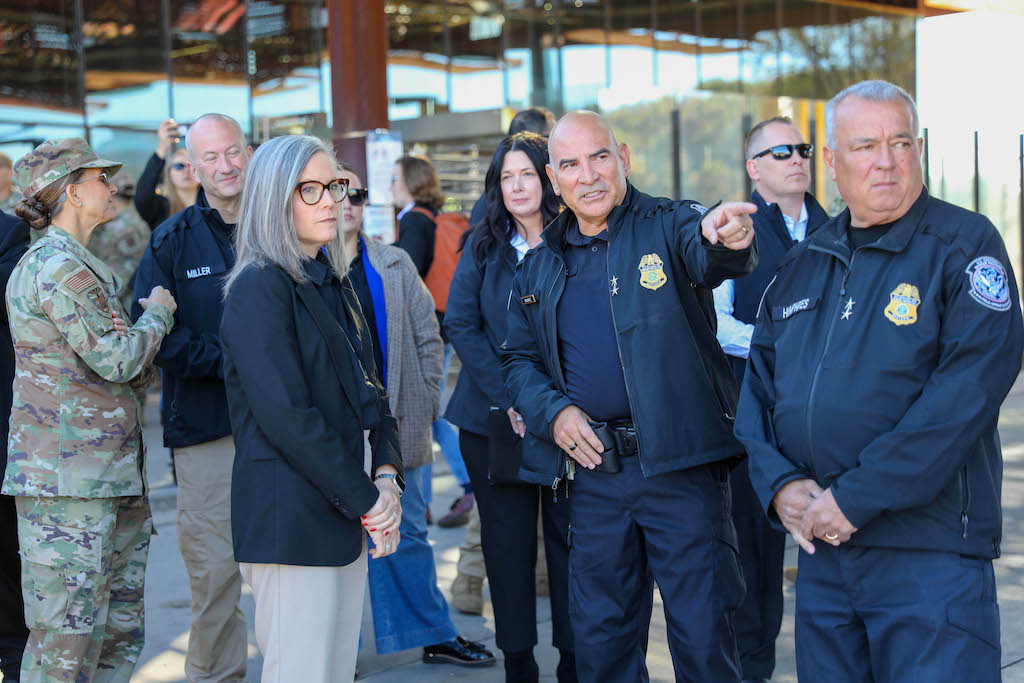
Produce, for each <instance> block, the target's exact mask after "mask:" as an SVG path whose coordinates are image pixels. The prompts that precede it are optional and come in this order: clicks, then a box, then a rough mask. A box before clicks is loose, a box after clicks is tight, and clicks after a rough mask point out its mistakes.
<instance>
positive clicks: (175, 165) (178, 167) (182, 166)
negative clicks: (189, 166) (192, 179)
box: [171, 161, 185, 171]
mask: <svg viewBox="0 0 1024 683" xmlns="http://www.w3.org/2000/svg"><path fill="white" fill-rule="evenodd" d="M171 168H173V169H174V170H175V171H184V170H185V164H183V163H182V162H180V161H175V162H174V163H173V164H171Z"/></svg>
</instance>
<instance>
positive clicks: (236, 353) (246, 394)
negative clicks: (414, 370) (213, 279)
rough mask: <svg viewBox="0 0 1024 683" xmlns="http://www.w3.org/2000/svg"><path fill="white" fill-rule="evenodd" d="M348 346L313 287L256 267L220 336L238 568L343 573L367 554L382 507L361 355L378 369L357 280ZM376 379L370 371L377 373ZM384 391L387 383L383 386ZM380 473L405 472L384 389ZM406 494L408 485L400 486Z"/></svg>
mask: <svg viewBox="0 0 1024 683" xmlns="http://www.w3.org/2000/svg"><path fill="white" fill-rule="evenodd" d="M342 294H343V298H344V303H345V305H346V306H347V307H348V309H349V311H350V316H351V317H352V318H353V319H354V320H355V321H356V323H357V327H358V332H357V334H358V336H359V337H360V339H355V340H350V339H349V338H348V337H347V335H346V332H345V330H344V329H343V328H342V327H341V325H339V324H338V321H337V318H336V317H335V315H334V314H332V312H331V310H330V309H329V308H328V306H327V304H326V303H325V302H324V299H323V297H322V296H321V295H320V294H319V292H317V290H316V288H315V287H314V285H313V284H312V283H311V282H307V283H305V284H303V285H298V284H296V283H295V281H294V280H292V279H291V278H290V277H289V276H288V275H287V274H286V273H285V272H284V271H283V270H281V269H280V268H277V267H275V266H266V267H263V268H260V267H257V266H250V267H249V268H247V269H246V270H245V271H244V272H243V273H242V274H241V275H239V276H238V278H237V279H236V280H235V282H234V284H233V285H232V288H231V293H230V295H229V296H228V298H227V300H226V302H225V308H224V319H223V322H222V324H221V338H222V340H223V344H224V377H225V382H226V384H227V389H228V398H229V401H230V405H231V423H232V425H233V426H234V434H235V463H234V469H233V471H232V475H231V476H232V481H231V534H232V541H233V542H234V546H235V559H236V560H237V561H239V562H258V563H272V564H295V565H305V566H344V565H346V564H350V563H351V562H353V561H354V560H355V559H356V558H357V557H359V553H360V551H361V550H362V547H363V546H362V544H363V536H364V535H365V533H366V532H365V531H364V529H363V526H362V524H361V523H360V521H359V517H360V515H363V514H365V513H366V511H367V510H369V509H370V508H371V507H373V504H374V503H375V502H376V501H377V496H378V491H377V487H376V486H375V485H374V484H373V483H372V482H371V481H370V478H369V477H367V476H366V474H365V472H364V470H363V456H364V453H363V421H362V415H363V412H362V411H363V408H362V406H363V401H362V400H361V399H360V391H359V385H360V383H362V382H363V381H364V379H363V378H362V377H359V376H357V374H356V371H355V366H354V365H353V363H352V354H353V353H355V354H357V355H358V357H359V360H360V362H361V363H362V367H363V368H372V367H373V362H374V361H373V355H372V351H371V350H370V334H369V330H368V329H367V327H366V323H365V322H364V321H363V318H362V314H361V313H360V312H359V302H358V299H356V295H355V292H354V291H353V290H352V287H351V285H350V284H349V282H348V280H345V281H344V284H343V287H342ZM371 372H372V370H371ZM377 386H378V387H379V385H377ZM376 395H379V397H380V398H379V399H378V401H377V406H376V410H375V413H376V414H377V415H380V416H381V418H380V422H379V424H378V426H377V427H376V428H375V429H373V430H371V433H370V445H371V448H372V451H373V464H372V465H371V469H370V472H371V473H372V472H375V471H376V470H377V468H378V467H380V466H381V465H385V464H390V465H394V466H395V468H396V469H397V470H398V472H399V474H401V473H402V458H401V455H400V454H399V448H398V422H397V421H396V420H395V418H394V417H392V416H391V413H390V412H389V411H388V402H387V396H386V395H385V394H384V393H383V390H379V394H376ZM399 484H400V485H401V478H400V479H399Z"/></svg>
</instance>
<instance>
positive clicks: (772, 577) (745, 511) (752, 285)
mask: <svg viewBox="0 0 1024 683" xmlns="http://www.w3.org/2000/svg"><path fill="white" fill-rule="evenodd" d="M744 149H745V151H746V158H747V164H746V169H747V175H749V176H750V179H751V181H753V183H754V193H753V195H752V197H751V199H750V201H751V202H752V203H753V204H755V205H756V206H757V213H755V214H754V215H753V217H752V218H753V219H754V230H755V231H756V232H757V242H758V250H759V255H760V262H759V263H758V265H757V268H755V269H754V272H752V273H751V274H750V275H747V276H746V277H744V278H740V279H738V280H726V281H725V282H724V283H722V284H721V285H720V286H719V287H717V288H716V289H715V292H714V295H715V313H716V314H717V316H718V331H717V336H718V342H719V343H720V344H721V345H722V349H723V350H725V352H726V354H728V356H729V361H730V362H731V364H732V369H733V372H734V373H735V375H736V379H737V381H739V382H742V381H743V373H744V370H745V369H746V358H747V353H748V350H749V349H750V336H751V334H752V333H753V331H754V321H755V319H756V318H757V306H758V304H759V303H760V301H761V295H762V294H763V293H764V290H765V287H766V286H767V285H768V282H769V281H770V280H771V278H772V276H773V275H774V274H775V269H776V268H777V267H778V265H779V261H781V260H782V257H783V256H785V254H786V252H788V251H789V250H790V249H791V248H792V247H793V246H794V245H795V244H797V243H798V242H800V241H802V240H803V239H804V238H805V237H806V236H807V235H810V234H812V233H813V232H814V231H815V230H817V229H818V228H819V227H821V226H822V225H823V224H824V223H825V222H826V221H827V220H828V215H827V214H826V213H825V211H824V210H823V209H822V208H821V206H820V205H819V204H818V202H817V201H816V200H815V199H814V197H813V196H811V195H810V194H809V193H808V192H807V189H808V188H809V187H810V185H811V172H810V166H811V163H810V158H811V154H813V152H814V150H813V148H812V147H811V145H808V144H806V143H805V142H804V139H803V136H802V135H801V134H800V131H799V130H797V129H796V126H794V125H793V122H792V121H790V119H788V118H786V117H784V116H776V117H773V118H770V119H767V120H764V121H761V122H760V123H758V124H757V125H756V126H754V127H753V128H751V129H750V132H749V133H747V139H746V144H745V147H744ZM732 495H733V508H732V516H733V523H734V524H735V525H736V534H737V536H738V538H739V543H740V558H741V562H742V565H743V576H744V579H745V580H746V583H747V595H746V598H745V599H744V600H743V603H742V604H741V605H740V608H739V610H737V612H736V642H737V646H738V647H739V652H740V664H741V666H742V669H743V678H744V680H750V681H762V680H767V679H770V678H771V676H772V671H773V670H774V669H775V639H776V638H777V637H778V635H779V629H780V628H781V627H782V568H783V567H782V565H783V553H784V552H785V540H786V537H785V534H783V533H781V532H779V531H776V530H774V529H772V528H771V525H769V524H768V520H767V519H766V518H765V516H764V512H762V510H761V506H760V504H759V503H758V502H757V495H756V494H755V493H754V489H753V488H752V487H751V485H750V477H749V474H748V472H747V464H746V462H744V463H742V464H740V465H739V466H737V467H736V469H734V470H733V477H732Z"/></svg>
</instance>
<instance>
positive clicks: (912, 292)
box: [885, 282, 921, 325]
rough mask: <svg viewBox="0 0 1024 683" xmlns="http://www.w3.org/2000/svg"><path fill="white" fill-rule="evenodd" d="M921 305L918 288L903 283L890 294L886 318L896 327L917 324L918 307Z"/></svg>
mask: <svg viewBox="0 0 1024 683" xmlns="http://www.w3.org/2000/svg"><path fill="white" fill-rule="evenodd" d="M920 303H921V294H920V292H918V291H917V287H915V286H914V285H908V284H907V283H906V282H902V283H900V285H899V286H898V287H896V289H894V290H892V292H891V293H890V294H889V305H888V306H886V307H885V317H886V318H888V319H889V320H890V321H892V323H893V324H895V325H913V324H914V323H916V322H917V307H918V305H919V304H920Z"/></svg>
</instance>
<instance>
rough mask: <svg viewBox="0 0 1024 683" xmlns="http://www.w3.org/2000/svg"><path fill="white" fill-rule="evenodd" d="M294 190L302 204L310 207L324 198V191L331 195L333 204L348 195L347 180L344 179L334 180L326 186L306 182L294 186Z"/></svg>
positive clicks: (309, 181)
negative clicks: (296, 191) (297, 192)
mask: <svg viewBox="0 0 1024 683" xmlns="http://www.w3.org/2000/svg"><path fill="white" fill-rule="evenodd" d="M295 189H296V190H298V191H299V198H300V199H301V200H302V201H303V203H305V204H309V205H310V206H314V205H316V204H318V203H319V202H320V199H321V198H323V196H324V190H327V191H328V192H329V193H330V194H331V199H333V200H334V201H335V202H341V200H342V199H344V198H345V197H346V196H347V195H348V180H346V179H345V178H335V179H334V180H332V181H331V182H329V183H327V184H326V185H324V184H323V183H321V182H320V181H319V180H307V181H306V182H304V183H299V184H298V185H296V186H295Z"/></svg>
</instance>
